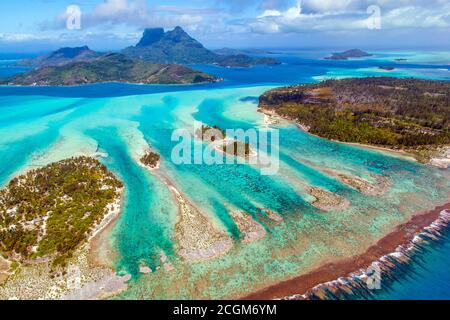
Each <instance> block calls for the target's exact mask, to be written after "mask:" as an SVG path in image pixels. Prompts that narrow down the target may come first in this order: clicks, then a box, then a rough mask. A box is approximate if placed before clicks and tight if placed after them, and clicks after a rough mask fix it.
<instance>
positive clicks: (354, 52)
mask: <svg viewBox="0 0 450 320" xmlns="http://www.w3.org/2000/svg"><path fill="white" fill-rule="evenodd" d="M370 56H371V54H370V53H367V52H364V51H362V50H359V49H351V50H347V51H344V52H335V53H333V54H332V55H331V56H329V57H326V58H325V59H327V60H347V59H349V58H362V57H370Z"/></svg>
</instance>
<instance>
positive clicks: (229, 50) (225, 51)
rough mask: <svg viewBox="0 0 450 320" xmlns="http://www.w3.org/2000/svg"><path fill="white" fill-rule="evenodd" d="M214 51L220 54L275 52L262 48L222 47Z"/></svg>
mask: <svg viewBox="0 0 450 320" xmlns="http://www.w3.org/2000/svg"><path fill="white" fill-rule="evenodd" d="M214 53H216V54H220V55H223V56H232V55H240V54H244V55H247V54H248V55H252V54H275V52H272V51H267V50H262V49H242V50H240V49H232V48H227V47H225V48H222V49H217V50H214Z"/></svg>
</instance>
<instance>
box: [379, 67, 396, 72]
mask: <svg viewBox="0 0 450 320" xmlns="http://www.w3.org/2000/svg"><path fill="white" fill-rule="evenodd" d="M378 69H381V70H386V71H392V70H395V68H394V67H392V66H379V67H378Z"/></svg>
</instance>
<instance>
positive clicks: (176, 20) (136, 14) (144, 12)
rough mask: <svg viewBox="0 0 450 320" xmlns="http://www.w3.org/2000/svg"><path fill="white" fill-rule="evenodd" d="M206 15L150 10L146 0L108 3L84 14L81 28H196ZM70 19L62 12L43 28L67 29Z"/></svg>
mask: <svg viewBox="0 0 450 320" xmlns="http://www.w3.org/2000/svg"><path fill="white" fill-rule="evenodd" d="M205 12H207V10H206V9H205V10H195V9H191V8H185V10H183V8H175V7H170V6H162V7H158V6H156V7H149V6H148V5H147V2H146V1H145V0H134V1H132V0H131V1H129V0H104V2H103V3H101V4H99V5H98V6H97V7H95V8H94V9H93V10H92V12H88V13H85V12H83V14H82V17H81V28H82V29H86V28H92V27H104V26H116V25H127V26H131V27H138V28H141V29H142V28H145V27H151V26H158V27H166V28H170V27H174V26H176V25H183V26H185V27H196V26H197V25H198V24H199V23H201V22H202V21H203V18H202V15H203V14H205ZM67 18H68V16H67V13H66V12H62V13H61V14H60V15H59V16H58V17H56V19H54V20H52V21H44V22H43V23H41V28H42V29H44V30H48V29H63V28H65V25H66V20H67Z"/></svg>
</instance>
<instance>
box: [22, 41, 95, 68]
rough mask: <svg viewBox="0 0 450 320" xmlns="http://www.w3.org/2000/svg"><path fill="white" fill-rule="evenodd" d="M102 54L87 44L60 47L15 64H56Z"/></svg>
mask: <svg viewBox="0 0 450 320" xmlns="http://www.w3.org/2000/svg"><path fill="white" fill-rule="evenodd" d="M100 56H102V54H101V53H99V52H95V51H92V50H91V49H89V47H88V46H83V47H75V48H61V49H58V50H56V51H54V52H52V53H49V54H45V55H42V56H39V57H37V58H34V59H23V60H20V61H19V62H18V63H17V64H18V65H20V66H27V67H34V68H37V67H48V66H58V65H63V64H67V63H72V62H81V61H91V60H94V59H96V58H98V57H100Z"/></svg>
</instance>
